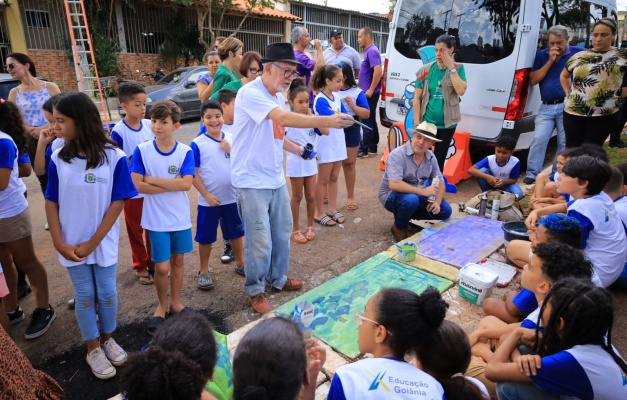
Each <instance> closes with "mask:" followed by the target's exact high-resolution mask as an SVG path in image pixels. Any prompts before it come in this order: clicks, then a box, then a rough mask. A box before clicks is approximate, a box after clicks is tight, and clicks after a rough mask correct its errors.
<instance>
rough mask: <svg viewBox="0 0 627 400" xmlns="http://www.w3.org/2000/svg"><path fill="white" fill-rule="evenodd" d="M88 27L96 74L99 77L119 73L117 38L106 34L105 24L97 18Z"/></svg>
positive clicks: (119, 49)
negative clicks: (96, 68)
mask: <svg viewBox="0 0 627 400" xmlns="http://www.w3.org/2000/svg"><path fill="white" fill-rule="evenodd" d="M90 28H91V29H90V30H91V45H92V46H93V49H94V56H95V58H96V66H97V67H98V75H99V76H101V77H102V76H114V75H119V74H120V72H121V71H120V64H119V62H118V55H119V54H120V51H121V48H120V44H119V42H118V40H117V38H116V37H111V36H109V35H107V32H106V30H107V29H106V24H103V23H102V22H101V21H99V20H97V19H96V20H92V21H91V25H90Z"/></svg>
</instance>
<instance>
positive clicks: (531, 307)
mask: <svg viewBox="0 0 627 400" xmlns="http://www.w3.org/2000/svg"><path fill="white" fill-rule="evenodd" d="M512 303H514V305H515V306H516V307H518V308H520V311H522V317H523V318H525V317H526V316H527V315H529V314H531V313H532V312H533V311H535V309H536V308H538V300H536V295H535V294H534V293H533V292H532V291H531V290H529V289H525V288H522V289H520V292H518V294H517V295H516V296H514V298H513V299H512Z"/></svg>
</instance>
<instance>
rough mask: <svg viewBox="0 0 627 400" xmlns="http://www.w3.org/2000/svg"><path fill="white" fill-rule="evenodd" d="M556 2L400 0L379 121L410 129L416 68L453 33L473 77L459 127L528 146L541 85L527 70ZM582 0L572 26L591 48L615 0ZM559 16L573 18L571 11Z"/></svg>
mask: <svg viewBox="0 0 627 400" xmlns="http://www.w3.org/2000/svg"><path fill="white" fill-rule="evenodd" d="M545 3H546V4H545ZM554 3H558V0H398V1H397V3H396V8H395V10H394V16H393V19H392V22H391V23H390V37H389V41H388V46H387V59H386V61H385V64H384V74H383V77H384V80H383V86H382V89H381V99H380V101H379V112H380V118H381V123H382V124H383V125H384V126H387V127H390V126H391V125H392V124H393V123H394V122H397V121H398V122H403V121H404V124H405V130H406V131H407V129H408V128H412V127H413V122H412V118H413V110H412V109H411V107H412V99H413V93H414V83H415V80H416V72H417V71H418V69H419V68H420V67H421V66H422V65H423V63H425V64H426V63H429V62H431V61H435V55H434V52H433V45H434V44H435V40H436V38H437V37H438V36H440V35H441V34H443V33H448V34H450V35H452V36H455V37H456V41H457V46H456V49H455V60H456V61H458V62H461V63H463V64H464V68H465V69H466V78H467V81H468V89H467V90H466V93H465V94H464V96H463V97H462V101H461V112H462V120H461V122H460V123H459V124H458V126H457V130H459V131H464V132H470V133H471V142H472V143H474V144H482V145H494V142H495V141H496V139H497V138H498V137H499V136H500V135H507V136H513V137H515V138H516V139H517V140H518V144H517V149H518V150H522V149H528V148H529V145H530V144H531V140H532V138H533V130H534V119H535V116H536V114H537V113H538V109H539V108H540V104H541V103H540V102H541V100H540V90H539V88H538V85H534V86H530V85H529V73H530V72H531V67H532V66H533V61H534V58H535V54H536V51H537V50H538V43H539V38H540V32H546V30H547V23H546V21H545V20H544V18H543V16H542V13H543V10H548V13H549V15H550V14H551V11H552V5H553V4H554ZM559 3H560V4H562V3H564V1H563V0H559ZM571 3H573V4H575V3H577V2H576V1H574V0H573V1H571ZM580 3H581V7H580V8H579V9H578V10H576V11H575V13H579V17H580V18H581V20H582V21H584V22H581V23H580V24H579V26H578V27H576V29H574V30H573V31H574V33H577V34H578V35H577V36H578V37H577V38H575V40H578V44H579V45H583V46H585V47H589V36H590V31H591V27H592V25H593V24H594V22H595V21H596V20H597V19H599V18H601V17H606V16H609V17H613V18H617V13H616V1H615V0H612V1H610V0H590V1H581V2H580ZM560 14H561V15H567V16H568V17H569V18H571V21H572V15H573V12H570V13H564V10H561V13H560ZM559 23H563V24H565V25H566V21H560V20H559V19H558V20H557V21H554V22H553V23H552V24H551V25H556V24H559ZM573 36H575V35H573Z"/></svg>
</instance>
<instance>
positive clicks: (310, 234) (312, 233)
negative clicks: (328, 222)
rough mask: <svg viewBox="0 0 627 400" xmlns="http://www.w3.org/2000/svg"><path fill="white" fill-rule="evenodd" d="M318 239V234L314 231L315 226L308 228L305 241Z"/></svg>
mask: <svg viewBox="0 0 627 400" xmlns="http://www.w3.org/2000/svg"><path fill="white" fill-rule="evenodd" d="M315 238H316V232H315V231H314V227H313V226H308V227H307V233H306V234H305V239H307V240H314V239H315Z"/></svg>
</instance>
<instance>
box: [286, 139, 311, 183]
mask: <svg viewBox="0 0 627 400" xmlns="http://www.w3.org/2000/svg"><path fill="white" fill-rule="evenodd" d="M285 136H286V137H287V138H288V139H289V140H291V141H292V142H294V143H298V144H300V145H301V146H303V147H305V145H306V144H307V143H311V145H312V146H313V147H314V151H318V148H317V147H318V137H319V134H318V132H317V129H314V128H285ZM317 173H318V163H316V160H304V159H303V158H302V157H301V156H299V155H297V154H294V153H290V152H287V156H286V160H285V174H286V175H287V177H288V178H304V177H307V176H313V175H316V174H317Z"/></svg>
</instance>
